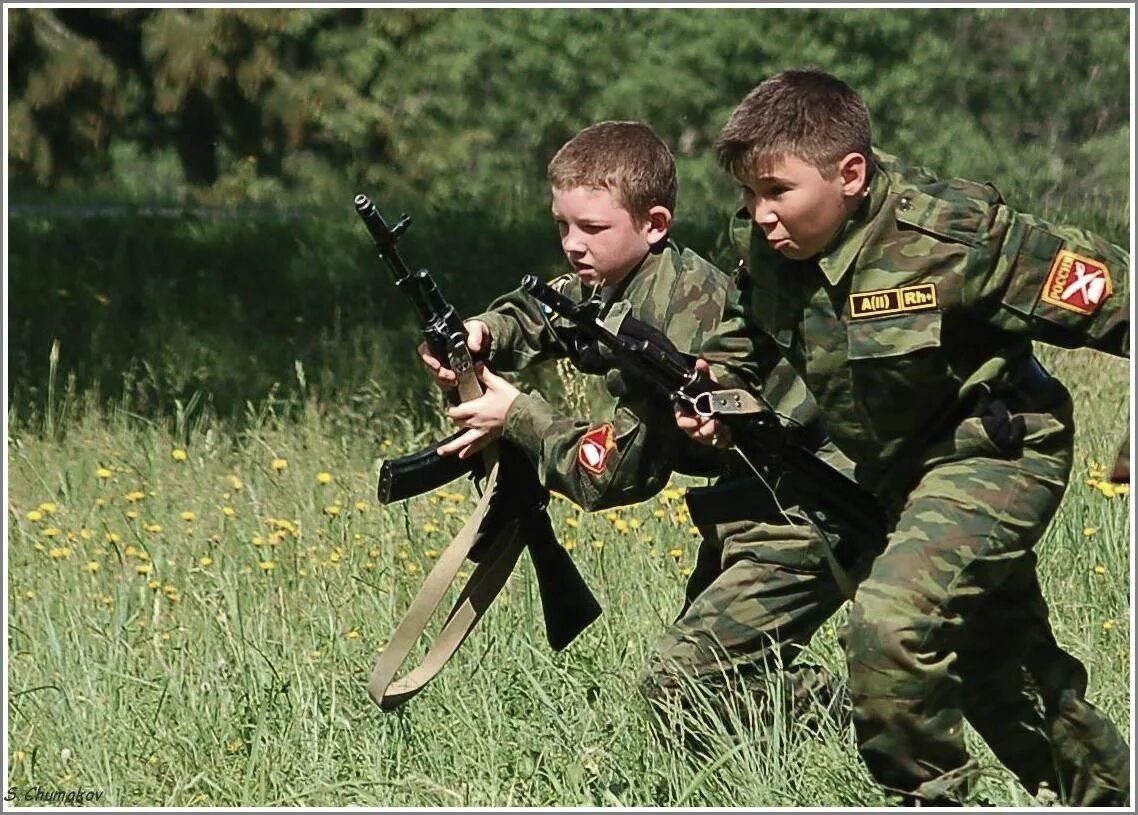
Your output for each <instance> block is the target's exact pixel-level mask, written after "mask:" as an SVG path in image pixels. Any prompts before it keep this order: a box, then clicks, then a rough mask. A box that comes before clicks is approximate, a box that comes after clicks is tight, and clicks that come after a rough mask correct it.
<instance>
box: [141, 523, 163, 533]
mask: <svg viewBox="0 0 1138 815" xmlns="http://www.w3.org/2000/svg"><path fill="white" fill-rule="evenodd" d="M142 528H143V529H145V530H146V531H147V532H154V533H158V532H161V531H162V524H143V525H142Z"/></svg>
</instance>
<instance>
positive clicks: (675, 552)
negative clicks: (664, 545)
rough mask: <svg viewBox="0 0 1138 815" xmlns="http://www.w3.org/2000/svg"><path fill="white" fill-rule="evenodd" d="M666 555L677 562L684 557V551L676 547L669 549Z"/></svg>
mask: <svg viewBox="0 0 1138 815" xmlns="http://www.w3.org/2000/svg"><path fill="white" fill-rule="evenodd" d="M668 554H669V555H671V556H672V557H674V558H675V559H676V560H679V559H680V558H682V557H683V556H684V550H683V549H680V548H679V547H676V548H675V549H669V550H668Z"/></svg>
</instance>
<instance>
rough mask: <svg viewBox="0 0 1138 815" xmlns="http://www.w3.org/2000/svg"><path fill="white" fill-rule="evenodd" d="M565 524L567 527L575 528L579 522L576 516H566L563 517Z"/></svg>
mask: <svg viewBox="0 0 1138 815" xmlns="http://www.w3.org/2000/svg"><path fill="white" fill-rule="evenodd" d="M565 525H566V526H567V527H569V528H570V529H576V528H577V527H578V526H580V525H581V524H580V522H579V521H578V520H577V519H576V518H566V519H565Z"/></svg>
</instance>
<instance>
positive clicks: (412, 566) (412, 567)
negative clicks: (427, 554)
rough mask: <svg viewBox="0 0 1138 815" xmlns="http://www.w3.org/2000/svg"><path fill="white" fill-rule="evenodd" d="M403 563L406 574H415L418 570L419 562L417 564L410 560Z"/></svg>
mask: <svg viewBox="0 0 1138 815" xmlns="http://www.w3.org/2000/svg"><path fill="white" fill-rule="evenodd" d="M404 565H405V568H406V569H407V574H415V572H417V571H419V564H417V563H412V562H411V561H407V563H406V564H404Z"/></svg>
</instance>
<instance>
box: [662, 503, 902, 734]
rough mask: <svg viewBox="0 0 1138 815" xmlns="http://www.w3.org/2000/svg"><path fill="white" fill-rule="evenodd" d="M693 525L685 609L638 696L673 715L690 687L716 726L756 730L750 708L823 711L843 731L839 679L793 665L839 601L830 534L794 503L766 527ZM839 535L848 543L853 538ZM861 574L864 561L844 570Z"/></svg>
mask: <svg viewBox="0 0 1138 815" xmlns="http://www.w3.org/2000/svg"><path fill="white" fill-rule="evenodd" d="M699 529H700V532H701V533H702V535H703V541H702V543H701V545H700V549H699V554H698V557H697V561H696V565H695V568H694V569H693V571H692V574H691V577H690V578H689V580H688V585H687V591H686V598H685V600H686V602H685V605H684V609H683V611H682V612H681V613H680V616H679V618H678V619H677V620H676V622H675V623H673V625H672V626H671V627H670V628H669V629H668V631H667V632H666V633H665V634H664V636H663V637H662V638H661V639H660V641H659V642H658V643H657V644H656V647H655V648H654V649H653V652H652V655H651V656H650V658H649V660H648V663H647V665H646V667H645V670H644V674H643V677H642V679H641V692H642V694H643V695H644V696H645V697H646V698H647V699H648V700H649V701H650V702H651V703H652V704H653V706H654V707H655V708H657V709H660V710H661V711H662V710H664V709H666V708H668V707H669V706H670V707H671V708H672V713H673V714H674V713H675V712H676V708H677V707H678V708H683V707H684V706H685V705H687V704H688V703H689V701H690V697H691V695H692V693H691V692H692V690H693V689H698V690H700V691H702V693H701V694H700V696H701V698H703V699H705V700H709V704H710V706H711V707H713V708H714V711H713V713H714V715H716V716H717V717H718V718H719V720H720V724H723V723H728V722H730V721H735V722H740V723H742V724H745V725H756V724H758V723H757V722H749V721H746V714H745V710H746V709H747V708H748V704H747V703H748V702H749V703H750V704H749V708H750V710H751V711H752V712H754V711H761V712H765V713H766V714H769V716H771V717H777V716H779V715H787V714H792V715H795V716H798V717H801V716H802V715H804V714H805V715H814V714H817V713H819V712H822V713H823V715H825V716H826V718H827V719H829V722H828V723H829V724H831V725H832V724H835V723H837V724H840V725H842V726H843V727H844V726H847V725H848V723H849V711H848V694H847V693H845V691H844V686H843V684H842V683H841V682H840V680H839V679H838V678H837V677H834V676H832V675H831V674H829V672H827V671H825V670H824V669H823V668H820V667H818V666H814V665H807V664H798V663H796V658H797V657H798V655H799V652H800V651H801V650H802V649H803V648H804V647H805V646H806V645H807V644H808V643H809V641H810V639H811V637H813V635H814V633H815V632H816V631H817V630H818V628H820V627H821V626H822V624H823V623H825V622H826V620H827V619H829V618H830V617H831V616H832V615H833V614H834V613H835V612H836V611H837V610H838V609H839V608H840V607H841V605H842V603H843V602H845V600H846V599H847V598H846V597H845V595H844V594H843V592H842V590H841V588H840V587H839V583H838V581H837V580H835V579H834V572H833V570H832V569H831V566H830V563H829V556H828V555H827V551H826V550H827V547H829V546H833V545H834V544H836V543H837V542H838V539H839V535H838V530H837V529H835V528H834V527H833V526H832V525H831V524H823V523H821V522H819V521H818V520H817V519H816V518H814V519H813V523H812V522H811V521H810V520H808V519H807V516H806V514H805V513H804V512H803V511H802V510H801V509H800V508H799V507H798V506H792V507H789V508H787V509H786V510H785V516H784V517H781V518H779V519H778V521H777V522H774V523H761V522H756V521H732V522H727V523H718V524H714V525H708V526H700V527H699ZM845 531H846V533H847V534H846V535H845V536H844V537H846V538H847V539H849V538H856V537H858V536H857V535H856V534H855V533H854V532H853V531H851V530H845ZM844 543H845V544H846V545H847V546H848V545H849V543H850V541H849V540H846V541H844ZM880 547H881V540H880V535H879V534H878V535H875V536H874V539H873V540H866V541H865V542H864V548H865V551H866V552H871V551H873V549H874V548H876V549H880ZM867 571H868V557H862V558H860V564H859V565H857V566H856V567H855V568H853V569H851V571H850V572H849V573H850V574H851V575H861V576H864V574H865V573H866V572H867ZM743 697H746V698H745V699H744V698H743ZM778 700H781V704H779V701H778ZM772 706H773V707H776V708H779V709H778V710H772ZM682 712H684V713H685V714H686V713H688V711H686V710H684V711H682ZM766 720H767V721H769V720H770V718H769V717H768V718H767V719H766Z"/></svg>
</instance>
